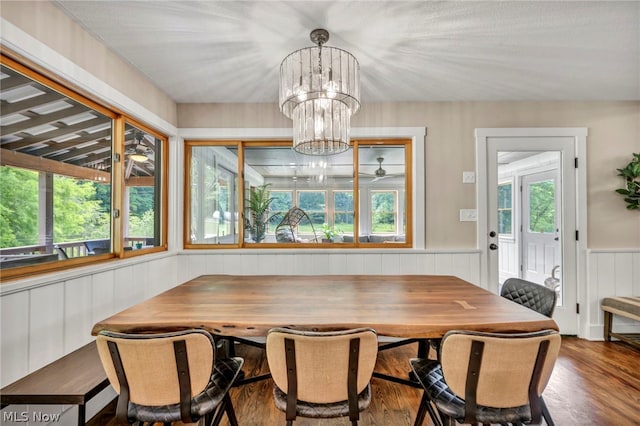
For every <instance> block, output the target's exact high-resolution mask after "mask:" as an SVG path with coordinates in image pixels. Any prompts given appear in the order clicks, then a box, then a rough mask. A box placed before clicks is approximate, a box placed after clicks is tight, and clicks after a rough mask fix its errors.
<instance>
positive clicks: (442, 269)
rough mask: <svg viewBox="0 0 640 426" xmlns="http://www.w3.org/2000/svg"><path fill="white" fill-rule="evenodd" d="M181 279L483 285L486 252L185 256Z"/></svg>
mask: <svg viewBox="0 0 640 426" xmlns="http://www.w3.org/2000/svg"><path fill="white" fill-rule="evenodd" d="M178 257H179V264H180V265H183V266H182V267H181V268H180V269H181V272H180V273H179V278H180V280H181V282H184V281H188V280H189V279H193V278H195V277H197V276H199V275H203V274H231V275H339V274H349V275H414V274H436V275H456V276H458V277H460V278H462V279H464V280H467V281H469V282H472V283H474V284H477V283H478V282H479V281H480V279H479V276H480V263H479V262H480V254H479V252H477V251H476V250H470V251H464V250H461V251H451V252H449V251H443V252H431V253H428V252H423V251H420V252H418V251H406V252H399V251H394V252H388V253H385V252H380V251H373V250H372V251H368V250H367V251H364V250H363V251H360V252H342V251H339V252H338V251H335V252H334V251H315V250H314V251H308V252H304V253H301V252H278V251H277V250H261V251H260V252H258V253H256V252H249V253H238V254H235V253H229V252H219V253H215V252H200V253H198V252H182V253H181V254H180V255H179V256H178Z"/></svg>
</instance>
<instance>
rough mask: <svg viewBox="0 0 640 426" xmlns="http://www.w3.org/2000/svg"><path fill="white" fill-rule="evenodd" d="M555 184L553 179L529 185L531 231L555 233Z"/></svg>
mask: <svg viewBox="0 0 640 426" xmlns="http://www.w3.org/2000/svg"><path fill="white" fill-rule="evenodd" d="M555 215H556V201H555V185H554V183H553V181H552V180H547V181H542V182H535V183H531V184H530V185H529V232H540V233H553V232H554V231H555V229H556V226H555Z"/></svg>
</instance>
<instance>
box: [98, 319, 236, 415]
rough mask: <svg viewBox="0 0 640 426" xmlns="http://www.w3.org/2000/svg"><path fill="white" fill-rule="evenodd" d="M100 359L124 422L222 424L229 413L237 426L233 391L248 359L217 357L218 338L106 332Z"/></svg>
mask: <svg viewBox="0 0 640 426" xmlns="http://www.w3.org/2000/svg"><path fill="white" fill-rule="evenodd" d="M96 342H97V345H98V352H99V354H100V360H101V361H102V365H103V367H104V369H105V371H106V373H107V377H108V379H109V382H110V383H111V385H112V386H113V388H114V389H115V391H116V393H118V402H117V408H116V419H117V420H118V421H120V422H126V423H131V424H132V423H137V422H142V423H144V422H151V423H154V422H162V423H163V424H165V425H169V424H171V423H173V422H177V421H182V422H183V423H193V422H197V421H199V420H200V419H201V418H204V419H205V422H206V424H207V425H209V424H211V425H217V424H219V423H220V421H221V420H222V416H223V415H224V413H226V414H227V417H228V419H229V423H230V424H231V425H232V426H237V424H238V422H237V420H236V416H235V412H234V410H233V405H232V403H231V398H230V397H229V389H230V388H231V387H232V385H233V384H234V382H235V381H236V380H237V379H239V378H240V377H242V371H241V369H242V365H243V363H244V360H243V359H242V358H238V357H229V358H222V357H216V346H215V343H214V340H213V336H212V335H211V334H209V333H208V332H207V331H204V330H185V331H179V332H173V333H163V334H123V333H116V332H111V331H101V332H100V333H99V334H98V336H97V339H96Z"/></svg>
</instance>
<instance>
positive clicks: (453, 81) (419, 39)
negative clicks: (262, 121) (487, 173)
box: [55, 0, 640, 103]
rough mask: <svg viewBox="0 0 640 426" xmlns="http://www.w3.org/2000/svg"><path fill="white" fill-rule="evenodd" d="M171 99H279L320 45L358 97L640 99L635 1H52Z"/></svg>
mask: <svg viewBox="0 0 640 426" xmlns="http://www.w3.org/2000/svg"><path fill="white" fill-rule="evenodd" d="M55 3H56V4H57V5H59V6H60V7H61V8H62V9H63V10H65V11H66V13H68V14H69V15H70V16H71V17H72V18H73V19H74V20H76V21H77V22H79V23H80V25H82V26H83V27H84V28H85V29H87V30H88V31H89V32H91V33H92V34H94V35H95V36H96V37H97V38H98V39H100V40H102V41H103V42H104V43H106V44H107V45H108V46H110V47H111V48H112V49H113V50H114V51H115V52H117V53H118V54H119V55H120V56H122V57H123V58H124V59H125V60H126V61H128V62H130V63H131V64H133V66H134V67H136V68H138V69H139V70H140V71H141V72H142V73H143V74H145V75H146V76H147V77H148V78H149V79H151V80H152V81H153V82H155V84H156V85H157V86H158V87H160V88H161V89H162V90H163V91H165V92H166V93H168V94H169V95H170V96H171V97H172V98H173V99H174V100H175V101H177V102H179V103H191V102H277V96H278V94H277V93H278V73H279V66H280V62H281V61H282V59H284V57H285V56H286V55H287V54H289V53H291V52H292V51H294V50H296V49H299V48H302V47H308V46H311V45H312V43H311V41H310V40H309V33H310V31H311V30H312V29H314V28H326V29H327V30H328V31H329V32H330V33H331V38H330V40H329V42H328V43H327V44H328V45H331V46H335V47H340V48H343V49H346V50H348V51H350V52H351V53H353V54H354V55H355V56H356V58H357V59H358V60H359V62H360V67H361V75H362V77H361V80H362V101H363V103H367V102H380V101H475V100H478V101H480V100H533V101H536V100H640V2H637V1H629V2H621V1H586V2H581V1H549V2H545V1H501V2H498V1H488V2H475V1H443V2H434V1H424V0H421V1H212V0H208V1H204V0H197V1H100V2H96V1H77V0H57V1H55Z"/></svg>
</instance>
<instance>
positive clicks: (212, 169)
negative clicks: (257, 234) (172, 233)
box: [189, 146, 240, 244]
mask: <svg viewBox="0 0 640 426" xmlns="http://www.w3.org/2000/svg"><path fill="white" fill-rule="evenodd" d="M190 149H191V175H190V191H191V192H190V200H191V205H190V212H191V215H190V223H189V225H190V231H191V236H190V240H191V243H193V244H237V243H238V235H239V228H238V221H239V220H240V214H239V212H238V197H239V194H238V173H237V170H238V149H237V147H236V146H191V147H190Z"/></svg>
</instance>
